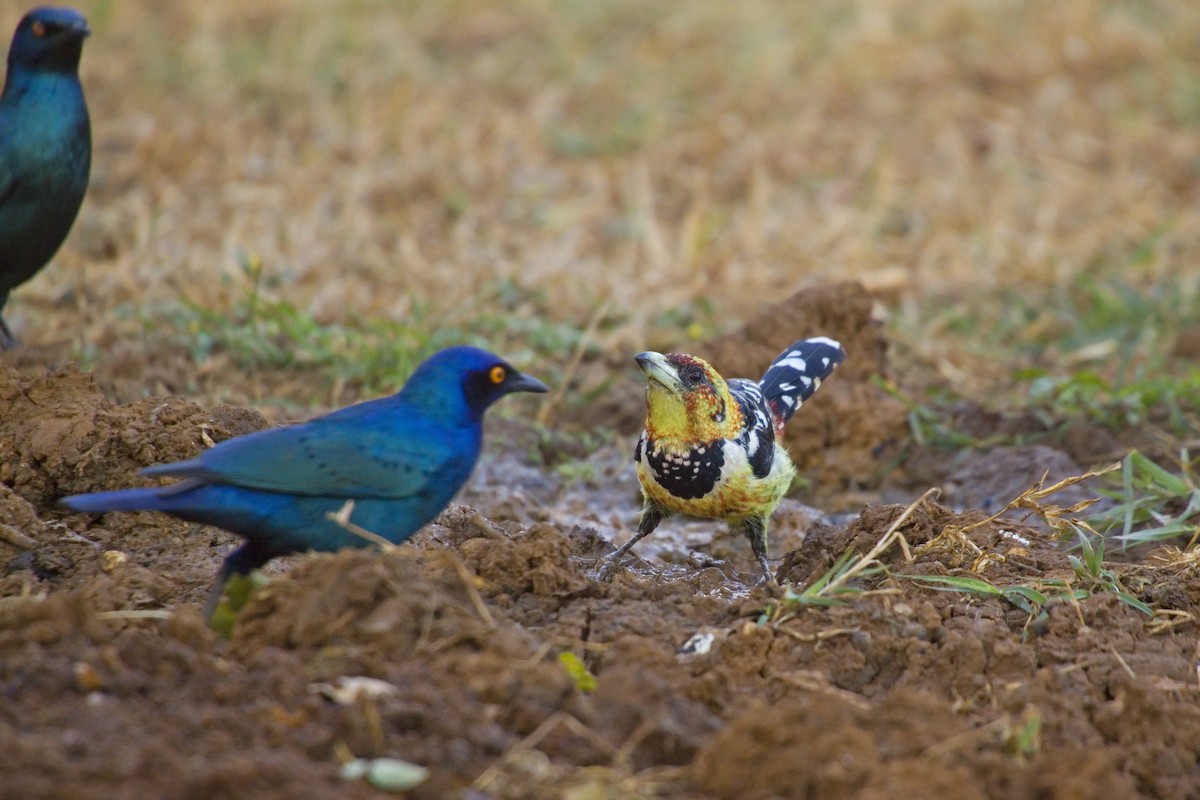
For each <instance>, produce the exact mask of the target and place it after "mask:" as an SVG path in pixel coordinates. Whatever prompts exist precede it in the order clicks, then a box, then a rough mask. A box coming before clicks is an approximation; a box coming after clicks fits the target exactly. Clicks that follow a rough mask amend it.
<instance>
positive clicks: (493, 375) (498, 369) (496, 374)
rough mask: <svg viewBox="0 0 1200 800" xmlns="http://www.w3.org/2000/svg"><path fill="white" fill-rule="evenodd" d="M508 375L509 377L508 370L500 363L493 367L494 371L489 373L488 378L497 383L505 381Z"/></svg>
mask: <svg viewBox="0 0 1200 800" xmlns="http://www.w3.org/2000/svg"><path fill="white" fill-rule="evenodd" d="M507 377H508V370H506V369H505V368H504V367H502V366H500V365H499V364H497V365H496V366H494V367H492V371H491V372H489V373H488V378H490V379H491V381H492V383H497V384H499V383H504V379H505V378H507Z"/></svg>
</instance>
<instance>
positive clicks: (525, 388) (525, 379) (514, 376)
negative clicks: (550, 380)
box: [504, 370, 550, 394]
mask: <svg viewBox="0 0 1200 800" xmlns="http://www.w3.org/2000/svg"><path fill="white" fill-rule="evenodd" d="M548 391H550V389H549V388H548V387H547V386H546V384H544V383H542V382H541V381H539V380H538V379H537V378H533V377H530V376H529V375H525V374H524V373H521V372H517V371H516V370H513V371H512V372H511V373H509V376H508V380H506V381H505V382H504V393H505V394H510V393H512V392H534V393H535V394H544V393H545V392H548Z"/></svg>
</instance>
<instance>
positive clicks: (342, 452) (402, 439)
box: [62, 347, 546, 616]
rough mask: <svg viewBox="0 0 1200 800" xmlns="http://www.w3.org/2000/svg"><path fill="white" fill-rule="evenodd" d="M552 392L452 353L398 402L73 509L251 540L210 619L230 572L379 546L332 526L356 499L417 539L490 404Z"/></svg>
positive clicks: (370, 521) (76, 501) (474, 354)
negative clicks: (280, 559)
mask: <svg viewBox="0 0 1200 800" xmlns="http://www.w3.org/2000/svg"><path fill="white" fill-rule="evenodd" d="M544 391H546V387H545V386H544V385H543V384H542V383H541V382H539V381H537V380H535V379H533V378H530V377H528V376H526V375H522V374H521V373H520V372H518V371H517V370H515V369H513V368H512V367H511V366H509V365H508V364H507V363H505V362H504V361H503V360H501V359H500V358H498V357H497V356H494V355H492V354H491V353H488V352H486V351H483V350H479V349H477V348H474V347H452V348H449V349H446V350H442V351H441V352H439V353H436V354H435V355H433V356H432V357H430V358H429V359H428V360H427V361H425V362H424V363H423V364H421V365H420V366H419V367H418V368H417V370H416V372H414V373H413V375H412V378H410V379H409V381H408V383H407V384H406V385H405V386H404V388H403V389H402V390H401V391H400V392H399V393H397V394H395V395H392V396H391V397H385V398H381V399H379V400H372V401H369V402H366V403H359V404H358V405H354V406H350V407H349V408H344V409H342V410H340V411H335V412H333V413H332V414H328V415H326V416H324V417H319V418H317V419H314V420H312V421H310V422H306V423H304V424H301V425H294V426H291V427H287V428H275V429H272V430H266V431H259V432H257V433H252V434H249V435H246V436H239V437H237V438H235V439H230V440H229V441H226V442H222V443H221V444H218V445H217V446H216V447H213V448H212V449H210V450H207V451H205V452H204V453H202V454H201V455H200V456H199V457H198V458H194V459H192V460H190V461H181V462H178V463H174V464H162V465H159V466H154V467H149V468H147V469H145V470H143V474H146V475H165V476H170V477H177V478H183V479H184V480H182V481H180V482H178V483H175V484H173V485H171V486H165V487H159V488H153V489H126V490H120V491H113V492H97V493H95V494H82V495H73V496H71V497H66V498H63V500H62V504H63V505H65V506H66V507H67V508H70V509H71V510H72V511H86V512H93V513H98V512H105V511H142V510H148V511H162V512H164V513H167V514H170V515H172V516H175V517H179V518H180V519H185V520H189V521H192V522H201V523H204V524H207V525H215V526H217V527H220V528H225V529H226V530H229V531H232V532H234V533H237V534H239V535H241V536H242V537H244V538H245V539H246V543H245V544H244V545H242V547H240V548H239V549H237V550H235V551H234V552H233V553H232V554H230V556H229V557H228V558H227V559H226V560H225V564H224V566H223V567H222V569H221V572H220V574H219V575H218V576H217V582H216V586H214V588H213V593H212V595H210V597H209V604H208V606H207V607H206V614H208V615H210V616H211V612H212V611H213V609H214V608H215V607H216V602H217V600H218V599H219V598H220V594H221V587H222V586H223V585H224V582H225V579H226V578H227V577H228V576H229V575H231V574H234V573H238V574H245V573H248V572H250V571H251V570H253V569H256V568H257V567H260V566H262V565H263V564H265V563H266V562H267V561H269V560H270V559H272V558H274V557H276V556H282V555H287V554H289V553H296V552H301V551H304V550H324V551H332V550H338V549H340V548H343V547H362V546H364V545H366V544H368V542H367V541H366V540H365V539H363V538H362V537H360V536H358V535H356V534H353V533H351V532H349V531H347V530H346V529H345V528H343V527H342V526H340V525H338V524H337V523H336V522H334V521H332V520H330V519H329V518H328V515H329V514H330V513H334V512H337V511H338V510H340V509H341V508H342V506H343V505H344V504H345V503H346V501H347V500H353V501H354V511H353V514H352V516H351V517H350V521H351V522H353V523H354V524H356V525H358V526H360V527H362V528H365V529H366V530H368V531H371V532H373V533H376V534H378V535H380V536H382V537H383V538H385V539H387V540H388V541H391V542H396V543H398V542H401V541H403V540H405V539H407V538H408V537H409V536H411V535H412V534H414V533H416V531H417V530H419V529H420V528H421V527H422V526H423V525H425V523H427V522H429V521H430V520H431V519H433V518H434V517H435V516H437V514H438V513H439V512H441V510H442V509H443V508H445V507H446V504H447V503H449V502H450V500H451V498H453V497H454V495H455V494H456V493H457V492H458V490H459V488H460V487H461V486H462V485H463V483H464V482H465V481H466V480H467V478H468V477H469V476H470V474H471V470H472V469H473V468H474V466H475V461H476V459H477V458H478V456H479V449H480V446H481V445H482V443H483V427H482V423H483V413H484V411H486V410H487V408H488V406H490V405H491V404H492V403H493V402H495V401H496V400H498V399H499V398H500V397H502V396H504V395H506V394H510V393H512V392H544Z"/></svg>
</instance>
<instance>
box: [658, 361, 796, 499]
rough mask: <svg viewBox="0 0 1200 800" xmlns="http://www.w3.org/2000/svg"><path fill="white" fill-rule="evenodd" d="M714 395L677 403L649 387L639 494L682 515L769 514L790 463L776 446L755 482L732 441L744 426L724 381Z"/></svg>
mask: <svg viewBox="0 0 1200 800" xmlns="http://www.w3.org/2000/svg"><path fill="white" fill-rule="evenodd" d="M714 389H715V391H711V392H710V391H701V392H692V393H689V394H687V395H684V396H683V397H680V396H678V395H675V394H673V393H671V392H669V391H667V390H665V389H663V388H661V387H658V386H656V385H655V384H650V385H649V387H648V389H647V393H646V432H645V435H644V440H643V444H642V447H641V448H640V452H639V453H638V459H637V476H638V481H639V482H640V483H641V485H642V491H643V492H644V493H645V494H646V496H647V497H648V498H649V499H651V500H653V501H654V502H656V503H658V504H659V505H661V506H663V507H665V508H668V509H670V510H672V511H674V512H675V513H677V514H683V515H686V516H692V517H702V518H707V519H726V520H731V521H732V520H737V519H742V518H745V517H761V516H767V515H770V513H771V512H772V511H773V510H774V509H775V506H777V505H778V504H779V501H780V499H782V497H783V495H784V493H785V492H786V491H787V489H788V487H789V486H790V485H791V482H792V477H793V476H794V474H795V469H794V468H793V466H792V462H791V459H790V458H788V455H787V453H786V451H784V450H783V449H782V448H781V447H776V448H774V449H775V453H774V461H773V463H772V464H771V469H770V471H769V472H767V474H766V475H765V476H763V477H757V476H755V474H754V471H753V469H752V468H751V466H750V462H749V458H748V456H747V453H746V450H745V448H744V446H743V444H742V443H740V442H739V441H738V439H739V437H740V436H741V435H742V434H743V432H744V425H745V420H744V418H743V415H742V412H741V409H740V407H739V406H738V404H737V403H736V402H734V401H733V398H732V397H731V396H730V395H729V392H728V389H727V388H726V387H725V385H724V382H723V381H721V382H720V384H719V385H718V386H716V387H714ZM766 435H770V433H769V432H768V433H767V434H766Z"/></svg>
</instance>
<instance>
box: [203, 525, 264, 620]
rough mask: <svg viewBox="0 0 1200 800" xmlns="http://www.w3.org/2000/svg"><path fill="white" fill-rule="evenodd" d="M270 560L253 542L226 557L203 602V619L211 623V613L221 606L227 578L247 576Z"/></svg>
mask: <svg viewBox="0 0 1200 800" xmlns="http://www.w3.org/2000/svg"><path fill="white" fill-rule="evenodd" d="M270 560H271V556H270V555H269V554H267V553H264V552H263V550H262V549H261V548H259V547H258V546H257V545H256V544H254V542H246V543H245V544H244V545H242V546H241V547H239V548H238V549H237V550H234V551H233V552H232V553H230V554H229V555H228V556H226V557H225V563H223V564H222V565H221V569H220V570H219V571H218V572H217V580H216V582H215V583H213V587H212V589H211V590H210V591H209V593H208V599H207V600H205V601H204V619H205V620H208V621H210V622H211V621H212V618H213V613H214V612H216V610H217V606H218V605H220V604H221V595H223V594H224V593H225V582H226V581H228V580H229V576H231V575H249V574H250V573H251V572H253V571H254V570H256V569H258V568H259V567H261V566H262V565H263V564H266V563H267V562H268V561H270Z"/></svg>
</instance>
